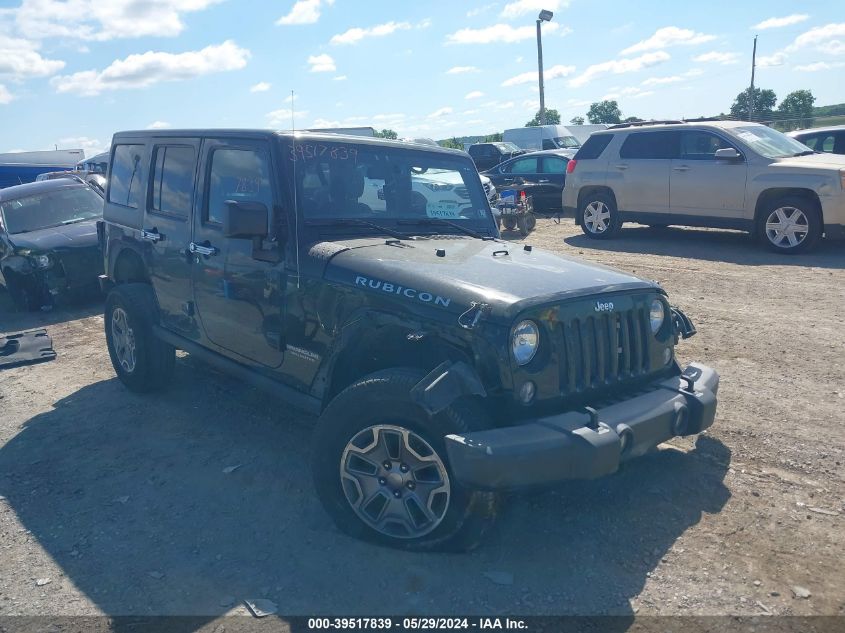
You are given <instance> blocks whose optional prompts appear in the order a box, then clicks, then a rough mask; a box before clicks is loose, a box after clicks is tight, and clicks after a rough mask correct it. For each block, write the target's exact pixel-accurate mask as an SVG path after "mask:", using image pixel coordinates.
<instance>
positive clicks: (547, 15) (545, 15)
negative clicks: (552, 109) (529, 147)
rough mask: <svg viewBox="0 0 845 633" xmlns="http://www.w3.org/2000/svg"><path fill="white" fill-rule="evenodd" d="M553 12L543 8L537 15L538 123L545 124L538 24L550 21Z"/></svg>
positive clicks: (541, 41) (540, 41) (541, 43)
mask: <svg viewBox="0 0 845 633" xmlns="http://www.w3.org/2000/svg"><path fill="white" fill-rule="evenodd" d="M553 16H554V14H553V13H552V12H551V11H546V10H545V9H543V10H542V11H540V15H539V16H538V17H537V69H538V71H539V72H538V73H537V76H538V77H539V79H540V125H545V124H546V96H545V94H544V93H543V38H542V35H541V33H540V25H541V24H542V23H543V22H549V21H551V19H552V17H553Z"/></svg>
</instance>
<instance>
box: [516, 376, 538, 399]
mask: <svg viewBox="0 0 845 633" xmlns="http://www.w3.org/2000/svg"><path fill="white" fill-rule="evenodd" d="M536 392H537V385H535V384H534V383H533V382H532V381H530V380H529V381H528V382H525V383H523V384H522V386H521V387H520V388H519V399H520V401H521V402H522V404H529V403H530V402H531V401H532V400H533V399H534V394H535V393H536Z"/></svg>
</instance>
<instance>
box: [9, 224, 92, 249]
mask: <svg viewBox="0 0 845 633" xmlns="http://www.w3.org/2000/svg"><path fill="white" fill-rule="evenodd" d="M9 239H10V240H11V241H12V243H13V244H14V245H15V246H16V247H18V248H29V249H31V250H33V251H40V252H46V251H52V250H62V249H68V248H90V247H92V246H97V245H98V242H97V220H96V219H93V220H84V221H82V222H75V223H73V224H66V225H64V226H53V227H50V228H47V229H39V230H38V231H30V232H29V233H16V234H14V235H10V236H9Z"/></svg>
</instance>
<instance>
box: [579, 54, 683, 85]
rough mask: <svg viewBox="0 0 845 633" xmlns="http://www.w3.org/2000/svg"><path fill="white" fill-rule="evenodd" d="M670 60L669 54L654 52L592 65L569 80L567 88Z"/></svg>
mask: <svg viewBox="0 0 845 633" xmlns="http://www.w3.org/2000/svg"><path fill="white" fill-rule="evenodd" d="M669 59H671V57H670V56H669V53H667V52H665V51H654V52H652V53H645V54H644V55H640V56H639V57H631V58H623V59H613V60H610V61H607V62H602V63H600V64H593V65H592V66H589V67H588V68H587V70H585V71H584V72H583V73H581V74H580V75H578V76H577V77H574V78H573V79H570V80H569V86H570V87H572V88H579V87H581V86H584V85H586V84H588V83H590V82H591V81H592V80H593V79H595V78H596V77H600V76H601V75H621V74H624V73H633V72H637V71H639V70H642V69H643V68H650V67H652V66H656V65H658V64H662V63H663V62H666V61H668V60H669Z"/></svg>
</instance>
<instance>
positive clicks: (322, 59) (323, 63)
mask: <svg viewBox="0 0 845 633" xmlns="http://www.w3.org/2000/svg"><path fill="white" fill-rule="evenodd" d="M308 63H309V64H310V66H311V68H309V70H310V71H311V72H312V73H333V72H334V71H335V70H337V67H336V66H335V64H334V60H333V59H332V58H331V55H326V54H325V53H323V54H322V55H311V56H310V57H309V58H308Z"/></svg>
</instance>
